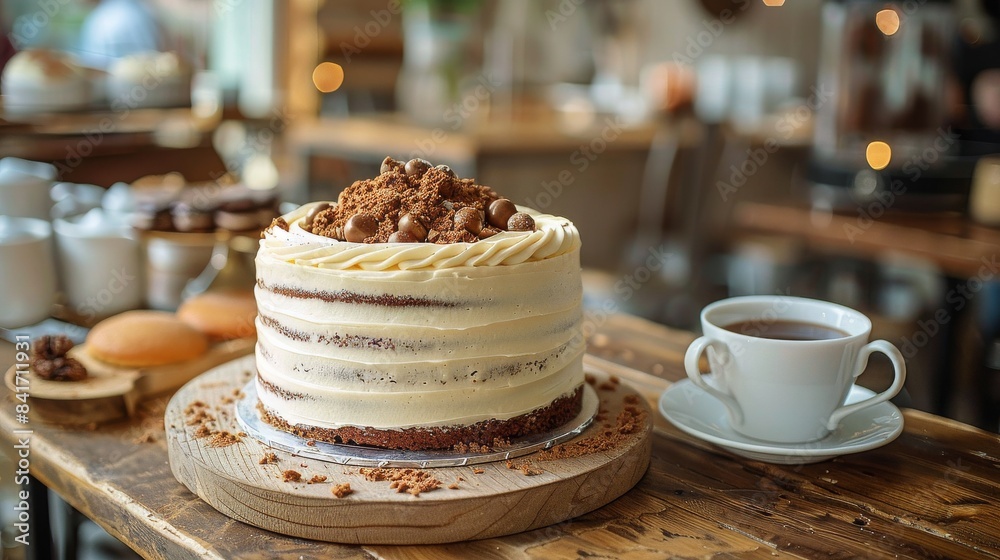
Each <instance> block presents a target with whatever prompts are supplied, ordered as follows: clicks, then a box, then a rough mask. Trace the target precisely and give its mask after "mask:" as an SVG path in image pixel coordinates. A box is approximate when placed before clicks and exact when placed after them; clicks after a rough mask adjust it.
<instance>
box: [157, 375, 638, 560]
mask: <svg viewBox="0 0 1000 560" xmlns="http://www.w3.org/2000/svg"><path fill="white" fill-rule="evenodd" d="M253 364H254V362H253V357H252V356H248V357H245V358H241V359H238V360H235V361H233V362H230V363H228V364H224V365H222V366H219V367H217V368H215V369H213V370H211V371H209V372H206V373H204V374H202V375H200V376H199V377H198V378H197V379H195V380H193V381H191V382H190V383H188V384H187V385H185V386H184V387H183V388H181V390H179V391H178V392H177V393H176V394H175V395H174V396H173V398H172V399H171V400H170V403H169V404H168V405H167V411H166V417H165V425H166V432H167V450H168V453H169V456H170V469H171V471H173V473H174V477H176V478H177V480H179V481H180V482H182V483H183V484H184V485H185V486H187V487H188V488H189V489H190V490H191V491H192V492H194V493H195V494H197V495H198V496H199V497H201V498H202V499H203V500H205V501H206V502H208V503H209V504H210V505H212V506H213V507H214V508H216V509H217V510H219V511H220V512H222V513H224V514H226V515H228V516H229V517H232V518H233V519H236V520H238V521H242V522H244V523H248V524H250V525H254V526H256V527H261V528H263V529H267V530H270V531H274V532H277V533H282V534H285V535H289V536H294V537H304V538H308V539H316V540H323V541H332V542H341V543H352V544H431V543H444V542H455V541H463V540H473V539H484V538H489V537H496V536H500V535H508V534H512V533H518V532H521V531H528V530H531V529H537V528H539V527H545V526H548V525H553V524H556V523H559V522H561V521H565V520H567V519H570V518H573V517H576V516H579V515H582V514H584V513H587V512H589V511H592V510H594V509H597V508H599V507H601V506H603V505H605V504H607V503H609V502H611V501H612V500H614V499H615V498H617V497H619V496H621V495H622V494H624V493H625V492H627V491H628V490H629V489H630V488H632V486H634V485H635V484H636V483H637V482H638V481H639V479H640V478H642V476H643V474H645V472H646V468H647V467H648V466H649V458H650V448H651V444H652V436H651V434H652V413H650V412H649V409H648V406H647V404H646V402H645V400H644V399H642V398H641V397H639V396H638V395H637V394H636V393H635V392H634V391H632V390H631V389H629V388H627V387H626V386H625V385H624V384H613V383H602V380H603V379H607V378H606V377H605V378H603V379H602V378H601V377H600V374H596V373H592V375H595V377H597V381H596V383H595V387H597V394H598V396H599V397H600V399H601V403H602V404H601V408H602V409H603V410H604V412H603V413H602V414H601V420H599V421H596V422H595V423H594V424H593V425H592V426H591V427H589V428H588V429H587V430H586V431H584V432H583V433H582V434H580V436H578V438H577V440H581V439H585V438H590V437H593V436H594V435H596V434H598V433H600V432H601V431H603V430H605V429H606V428H605V427H604V424H605V423H608V422H609V423H611V424H612V425H614V424H615V421H616V418H617V417H618V414H619V412H620V411H621V410H622V409H624V408H625V406H627V405H628V404H627V403H626V400H628V401H629V402H630V403H634V406H638V407H640V408H642V409H643V410H645V411H646V415H645V418H646V420H645V422H643V423H641V424H640V425H639V426H638V428H637V429H636V430H635V431H633V432H632V433H630V434H629V435H627V436H625V438H624V439H623V441H620V442H619V444H618V445H617V446H615V447H613V448H611V449H609V450H606V451H602V452H596V453H591V454H588V455H583V456H581V457H573V458H567V459H558V460H551V461H542V460H538V458H537V454H533V455H527V456H525V457H522V458H518V459H516V460H515V464H520V463H522V462H524V461H528V462H530V468H531V469H537V470H538V471H539V472H538V473H537V474H533V475H531V476H529V475H526V474H525V473H524V472H522V471H521V470H519V469H517V468H514V469H511V468H508V466H507V464H506V463H505V462H503V461H501V462H495V463H485V464H481V465H474V466H462V467H443V468H434V469H423V470H421V471H420V472H423V473H427V474H428V475H431V476H433V477H435V478H437V479H438V480H440V481H441V483H442V487H441V488H439V489H437V490H434V491H431V492H424V493H421V494H420V495H419V496H412V495H410V494H407V493H399V492H397V491H396V490H394V489H392V488H390V483H389V482H388V481H385V480H383V481H370V480H367V479H366V478H365V476H364V474H363V473H362V472H360V469H359V468H358V467H349V466H344V465H338V464H335V463H328V462H323V461H319V460H316V459H308V458H304V457H298V456H295V455H292V454H291V453H287V452H284V451H280V450H273V449H270V448H268V447H266V446H265V445H264V444H262V443H260V442H258V441H257V440H254V439H251V438H249V437H243V438H241V439H240V441H239V442H238V443H235V444H232V445H225V446H221V447H213V438H211V437H201V438H197V437H195V431H196V426H197V423H196V422H193V423H192V424H194V425H187V424H188V422H189V421H190V420H191V419H190V418H189V416H190V410H191V409H188V407H190V406H192V404H194V403H199V404H203V405H204V406H203V407H202V408H201V410H204V411H205V412H206V413H207V414H209V415H210V416H211V417H212V418H214V420H213V421H212V422H211V423H210V424H208V425H209V426H210V428H211V430H212V431H214V432H219V431H227V432H229V433H230V434H237V433H238V432H239V426H238V425H237V423H236V419H235V411H234V408H233V407H234V401H235V397H236V395H237V394H238V393H239V391H240V389H241V388H242V387H243V386H244V385H245V384H246V382H247V381H248V380H249V379H251V377H252V375H253V374H252V372H253V371H254V367H253ZM602 387H603V388H602ZM196 406H197V405H196ZM186 409H188V410H189V414H188V415H187V416H186V415H185V412H184V411H185V410H186ZM577 440H574V441H577ZM217 443H218V442H216V444H217ZM571 443H572V442H570V444H571ZM267 453H274V454H275V456H276V457H277V462H276V463H272V464H260V462H261V459H262V458H263V457H264V456H265V454H267ZM289 470H291V471H295V472H296V473H299V474H300V475H301V476H302V480H301V481H299V482H285V481H284V480H283V473H284V472H285V471H289ZM477 470H481V471H482V472H481V473H479V474H477ZM313 477H316V478H315V479H314V478H313ZM310 480H314V482H313V483H309V481H310ZM342 483H348V484H350V486H351V489H352V490H353V493H351V494H350V495H347V496H344V497H342V498H337V497H336V496H334V495H333V493H332V489H333V487H334V486H335V485H338V484H342ZM449 485H455V486H456V488H449Z"/></svg>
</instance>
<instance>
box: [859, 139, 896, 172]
mask: <svg viewBox="0 0 1000 560" xmlns="http://www.w3.org/2000/svg"><path fill="white" fill-rule="evenodd" d="M865 159H866V160H868V165H869V166H871V168H872V169H874V170H876V171H878V170H879V169H885V168H886V166H887V165H889V161H890V160H892V148H890V147H889V145H888V144H886V143H885V142H880V141H875V142H871V143H870V144H868V148H867V149H865Z"/></svg>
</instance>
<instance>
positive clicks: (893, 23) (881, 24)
mask: <svg viewBox="0 0 1000 560" xmlns="http://www.w3.org/2000/svg"><path fill="white" fill-rule="evenodd" d="M875 25H876V26H878V29H879V31H881V32H882V33H884V34H885V35H886V36H889V35H893V34H895V33H896V32H897V31H899V14H898V13H896V10H893V9H892V8H887V9H885V10H879V11H878V12H877V13H876V14H875Z"/></svg>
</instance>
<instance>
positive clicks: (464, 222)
mask: <svg viewBox="0 0 1000 560" xmlns="http://www.w3.org/2000/svg"><path fill="white" fill-rule="evenodd" d="M455 225H457V226H458V227H460V228H462V229H464V230H466V231H468V232H469V233H471V234H472V235H479V232H480V231H482V230H483V215H482V214H481V213H480V212H479V210H476V209H475V208H473V207H471V206H466V207H465V208H460V209H459V210H458V212H455Z"/></svg>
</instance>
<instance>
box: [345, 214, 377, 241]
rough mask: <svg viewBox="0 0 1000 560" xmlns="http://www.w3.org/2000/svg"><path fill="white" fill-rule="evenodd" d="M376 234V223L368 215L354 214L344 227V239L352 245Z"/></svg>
mask: <svg viewBox="0 0 1000 560" xmlns="http://www.w3.org/2000/svg"><path fill="white" fill-rule="evenodd" d="M377 232H378V222H377V221H375V218H373V217H371V216H369V215H368V214H355V215H353V216H351V217H350V218H348V219H347V223H346V224H345V225H344V237H345V238H346V239H347V240H348V241H350V242H352V243H361V242H363V241H364V240H365V239H368V238H369V237H371V236H373V235H375V234H376V233H377Z"/></svg>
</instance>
